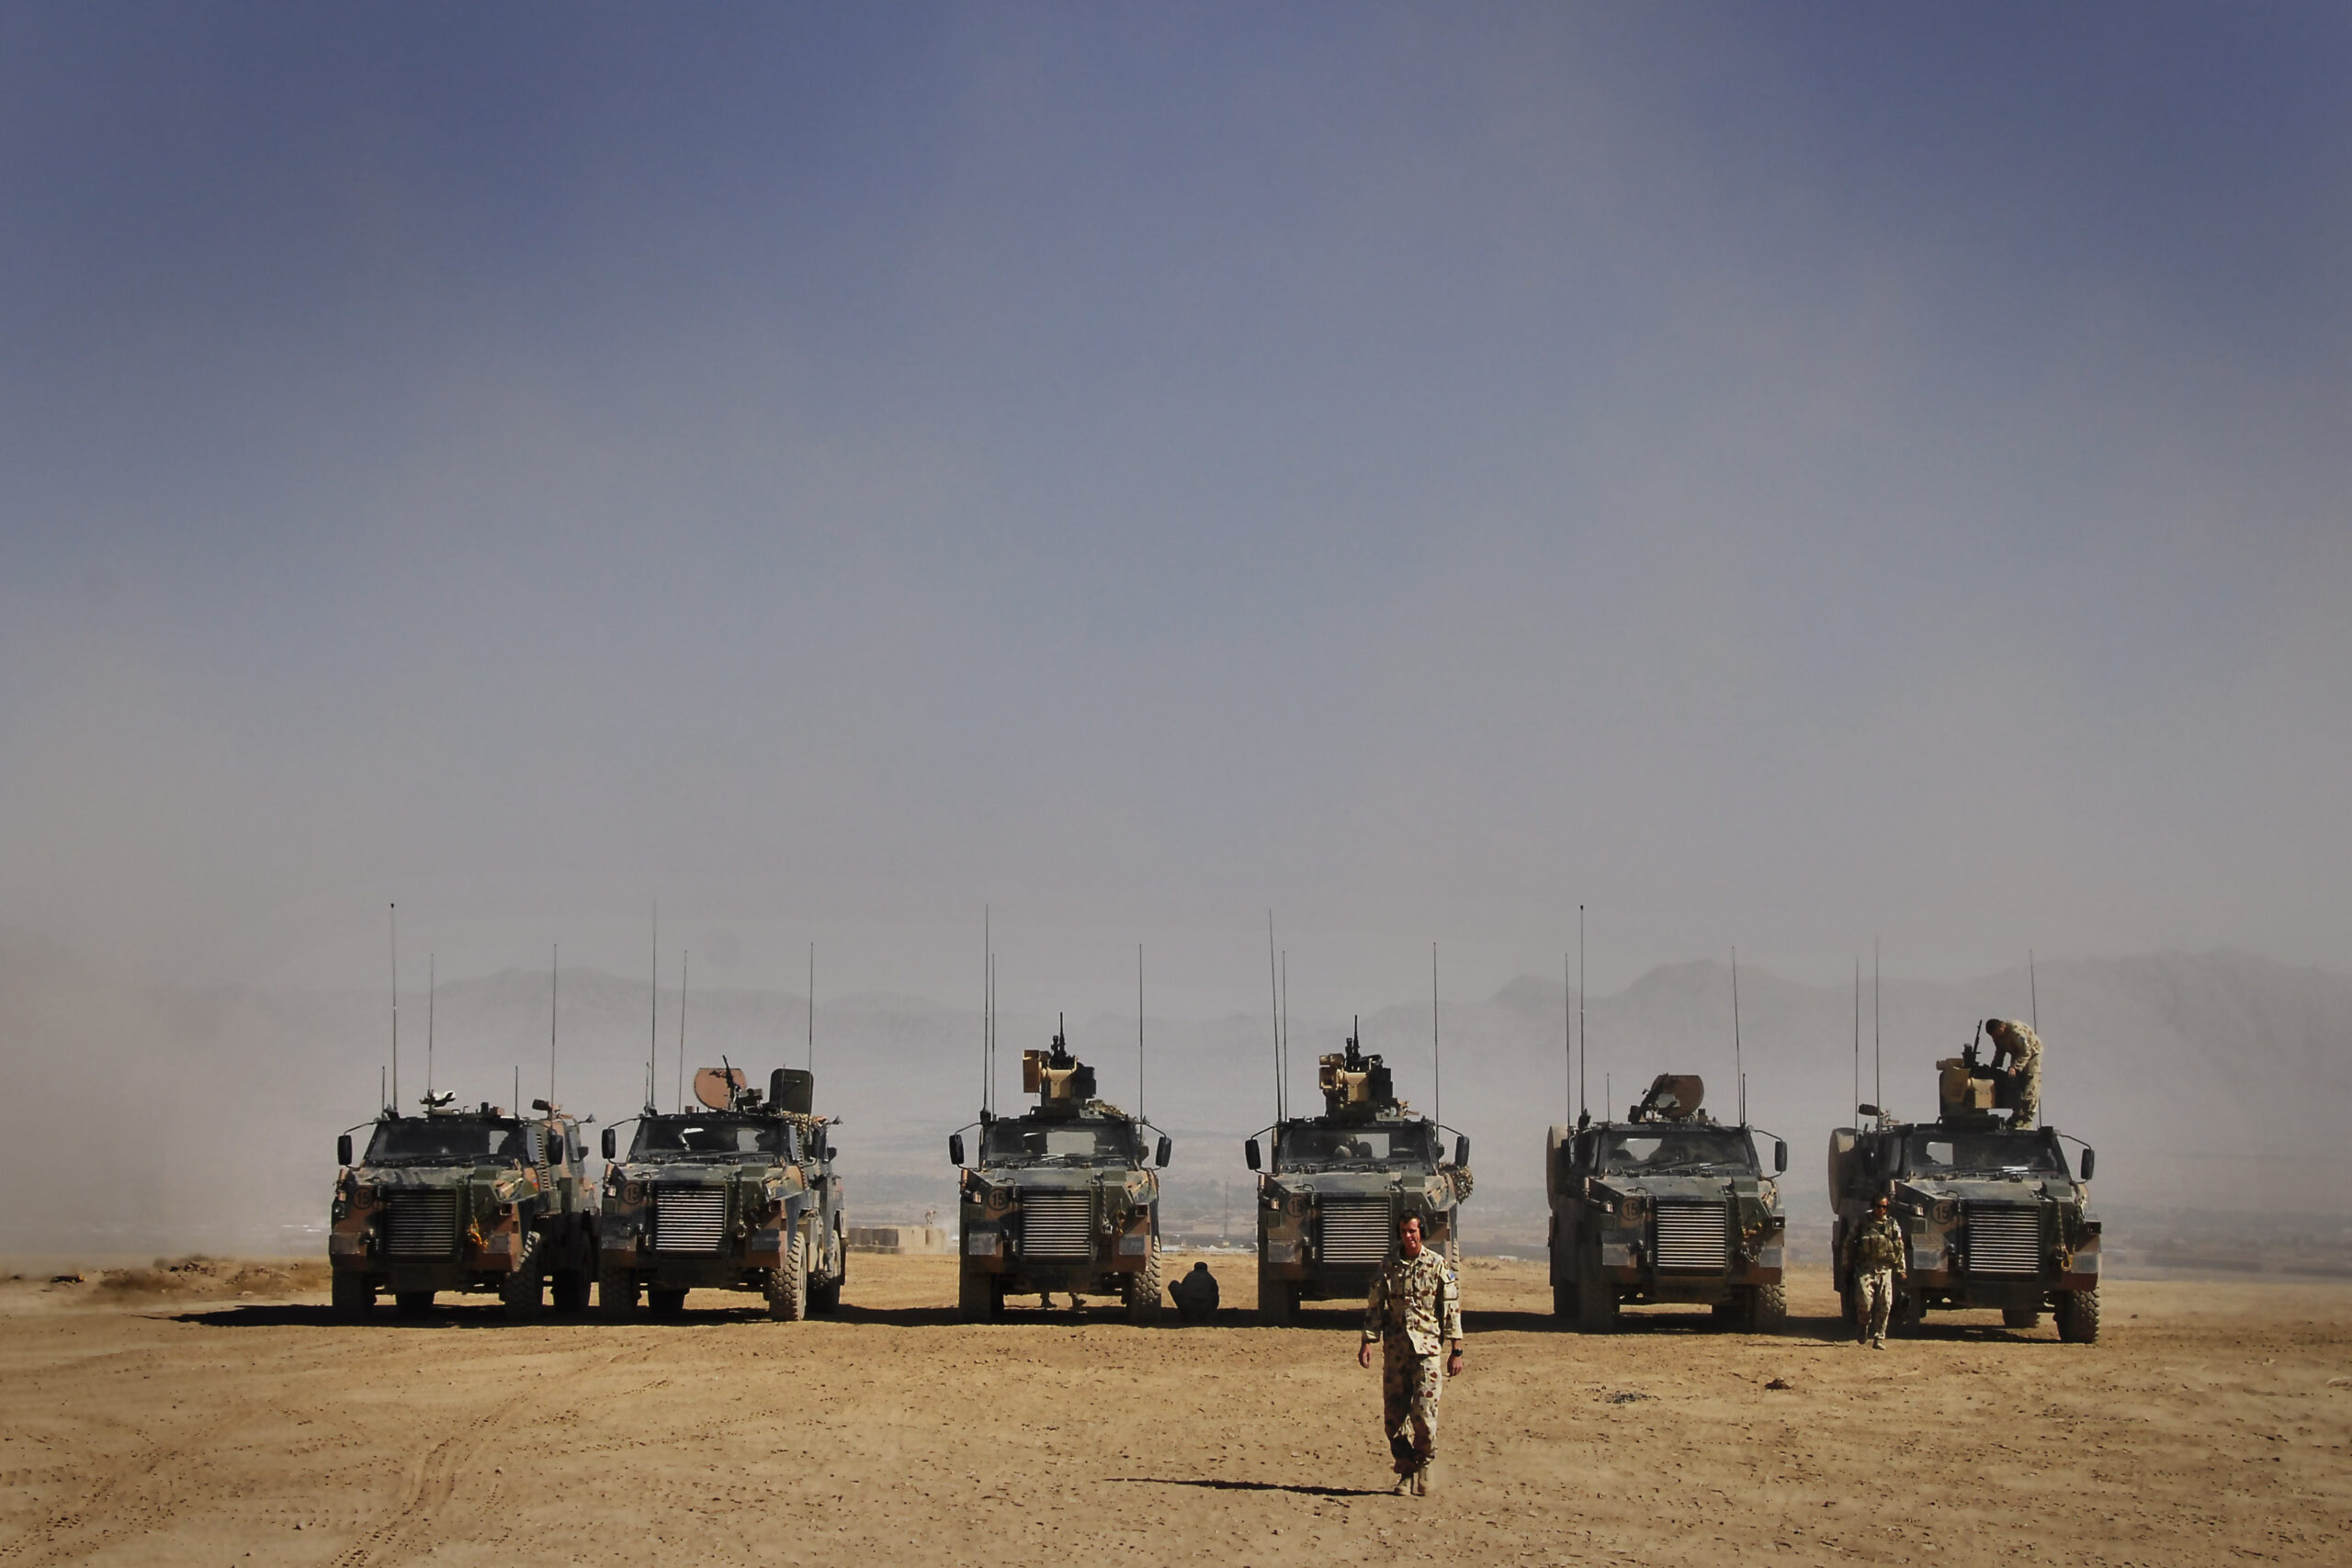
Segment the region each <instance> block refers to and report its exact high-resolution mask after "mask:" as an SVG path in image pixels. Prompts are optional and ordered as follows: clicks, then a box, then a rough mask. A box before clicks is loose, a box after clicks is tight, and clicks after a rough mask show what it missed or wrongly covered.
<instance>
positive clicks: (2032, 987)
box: [2025, 947, 2041, 1035]
mask: <svg viewBox="0 0 2352 1568" xmlns="http://www.w3.org/2000/svg"><path fill="white" fill-rule="evenodd" d="M2025 987H2026V991H2025V994H2026V1001H2027V1004H2028V1005H2029V1006H2030V1007H2031V1008H2032V1009H2033V1032H2034V1033H2035V1034H2037V1035H2039V1034H2040V1033H2041V986H2040V985H2039V984H2037V983H2036V982H2035V980H2034V977H2033V949H2031V948H2030V947H2029V948H2027V949H2026V950H2025Z"/></svg>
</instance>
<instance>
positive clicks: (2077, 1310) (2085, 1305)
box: [2056, 1290, 2098, 1345]
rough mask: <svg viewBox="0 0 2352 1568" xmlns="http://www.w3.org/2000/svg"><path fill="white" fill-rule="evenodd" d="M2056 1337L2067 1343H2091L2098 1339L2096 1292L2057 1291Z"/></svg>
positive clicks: (2096, 1341)
mask: <svg viewBox="0 0 2352 1568" xmlns="http://www.w3.org/2000/svg"><path fill="white" fill-rule="evenodd" d="M2056 1316H2057V1319H2058V1337H2059V1338H2061V1339H2063V1340H2064V1341H2065V1342H2066V1343H2067V1344H2069V1345H2091V1344H2096V1343H2098V1291H2096V1290H2089V1291H2061V1292H2058V1311H2057V1314H2056Z"/></svg>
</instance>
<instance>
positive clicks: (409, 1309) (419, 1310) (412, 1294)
mask: <svg viewBox="0 0 2352 1568" xmlns="http://www.w3.org/2000/svg"><path fill="white" fill-rule="evenodd" d="M392 1306H393V1308H394V1310H396V1311H397V1312H399V1314H401V1316H402V1317H423V1316H424V1314H426V1313H428V1312H431V1311H432V1310H433V1292H431V1291H401V1292H398V1293H397V1294H395V1295H394V1296H393V1297H392Z"/></svg>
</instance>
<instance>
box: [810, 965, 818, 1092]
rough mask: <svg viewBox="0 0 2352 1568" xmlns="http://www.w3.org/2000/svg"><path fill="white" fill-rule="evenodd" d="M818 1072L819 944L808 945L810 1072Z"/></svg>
mask: <svg viewBox="0 0 2352 1568" xmlns="http://www.w3.org/2000/svg"><path fill="white" fill-rule="evenodd" d="M816 1071H817V944H816V943H815V942H810V943H809V1075H810V1076H811V1077H814V1076H815V1074H816Z"/></svg>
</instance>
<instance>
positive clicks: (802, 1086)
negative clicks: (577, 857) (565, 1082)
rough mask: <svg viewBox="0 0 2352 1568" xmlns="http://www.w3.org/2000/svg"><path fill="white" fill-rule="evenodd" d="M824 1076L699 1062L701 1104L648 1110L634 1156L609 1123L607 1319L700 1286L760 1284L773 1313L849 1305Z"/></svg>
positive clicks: (674, 1304) (656, 1305) (599, 1290)
mask: <svg viewBox="0 0 2352 1568" xmlns="http://www.w3.org/2000/svg"><path fill="white" fill-rule="evenodd" d="M815 1093H816V1077H815V1075H813V1074H811V1073H807V1072H803V1071H801V1070H800V1069H798V1068H797V1067H778V1068H777V1069H776V1070H775V1072H773V1073H771V1074H769V1075H768V1092H767V1096H766V1098H765V1099H762V1097H761V1095H760V1091H759V1090H757V1089H752V1088H751V1087H750V1085H749V1084H748V1083H747V1082H746V1081H745V1079H744V1077H743V1073H742V1070H741V1068H738V1067H732V1066H728V1067H705V1068H703V1069H701V1070H700V1071H699V1072H697V1073H695V1099H696V1100H700V1101H701V1102H702V1109H701V1110H699V1111H675V1112H672V1111H654V1110H652V1109H651V1108H650V1107H649V1108H648V1109H647V1110H646V1111H643V1112H642V1113H640V1114H639V1116H638V1117H637V1118H636V1121H637V1130H636V1132H635V1133H633V1134H631V1135H630V1138H629V1145H628V1156H627V1157H625V1158H624V1157H621V1155H620V1137H619V1128H618V1127H617V1126H615V1127H607V1128H605V1148H604V1154H605V1162H606V1163H605V1195H604V1250H603V1252H602V1254H601V1256H600V1258H599V1261H598V1267H597V1272H596V1304H597V1308H598V1310H599V1311H600V1312H601V1313H602V1314H604V1315H605V1316H606V1317H612V1318H627V1317H629V1316H632V1315H633V1314H635V1313H636V1312H637V1310H638V1300H639V1292H640V1291H641V1292H644V1299H645V1301H646V1303H647V1304H649V1305H650V1307H651V1308H652V1309H653V1310H654V1311H655V1312H658V1313H665V1314H666V1313H673V1312H676V1311H678V1310H679V1309H680V1308H681V1307H683V1306H684V1304H685V1300H686V1292H688V1291H690V1290H716V1291H756V1292H759V1293H760V1294H761V1295H763V1296H764V1297H765V1298H766V1300H767V1305H768V1315H769V1316H770V1317H774V1318H782V1319H786V1320H796V1321H797V1320H798V1319H800V1318H805V1317H807V1316H808V1315H809V1314H811V1313H816V1314H826V1313H830V1312H831V1311H832V1310H833V1309H834V1308H835V1307H837V1306H839V1305H840V1304H841V1299H842V1283H843V1281H844V1280H846V1279H847V1277H848V1262H847V1257H848V1254H847V1246H846V1244H847V1241H848V1236H847V1232H846V1227H845V1224H844V1222H843V1220H842V1179H841V1178H840V1176H838V1175H837V1174H835V1173H834V1170H833V1164H832V1162H833V1153H834V1150H833V1146H832V1128H833V1127H834V1126H835V1125H836V1124H837V1122H834V1121H832V1120H830V1119H828V1118H826V1117H822V1116H819V1115H816V1114H814V1113H813V1112H812V1111H811V1110H810V1106H811V1104H812V1103H813V1100H814V1097H815Z"/></svg>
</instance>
